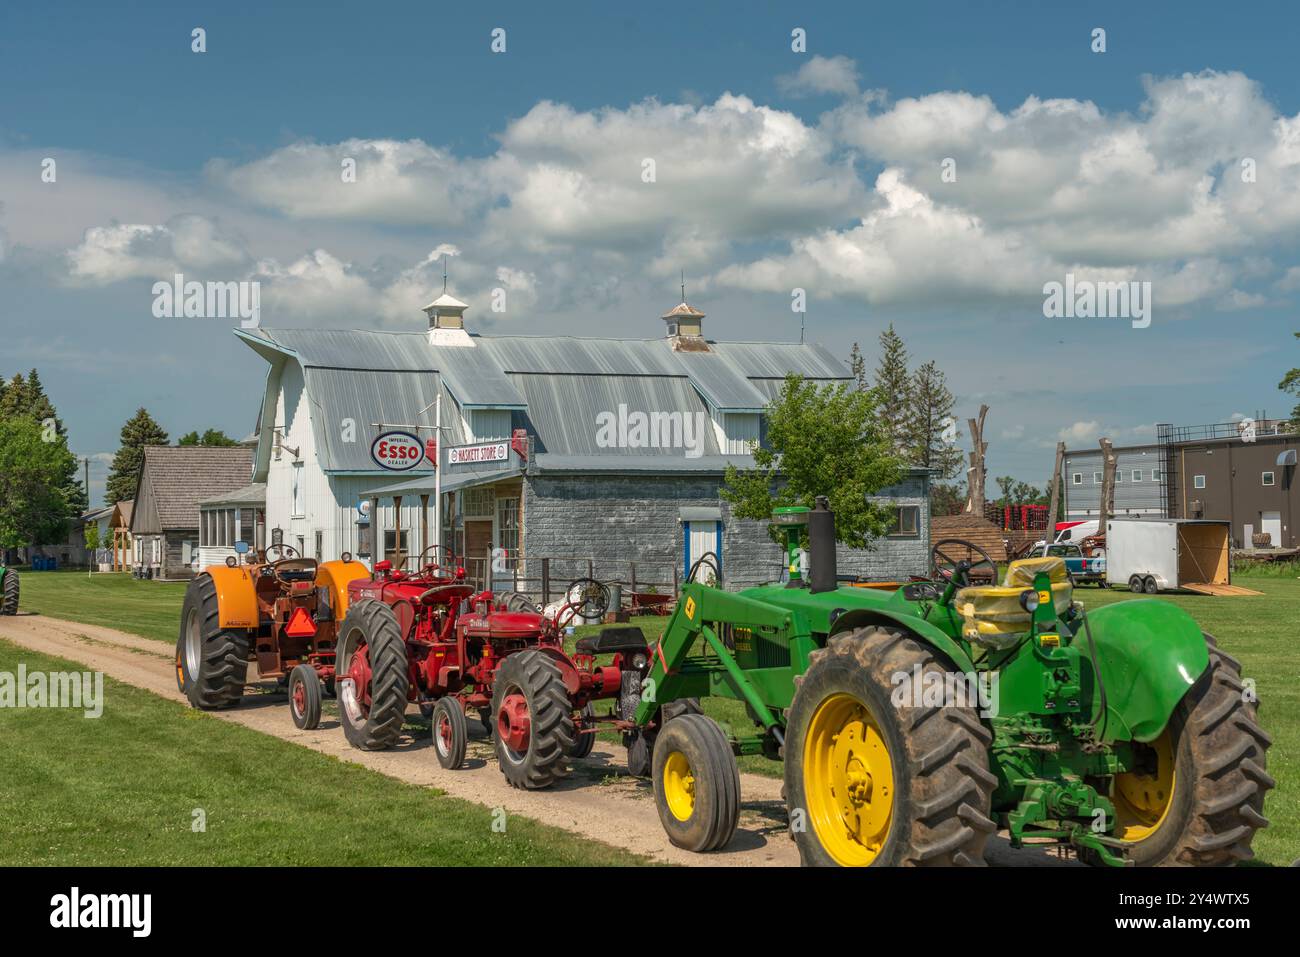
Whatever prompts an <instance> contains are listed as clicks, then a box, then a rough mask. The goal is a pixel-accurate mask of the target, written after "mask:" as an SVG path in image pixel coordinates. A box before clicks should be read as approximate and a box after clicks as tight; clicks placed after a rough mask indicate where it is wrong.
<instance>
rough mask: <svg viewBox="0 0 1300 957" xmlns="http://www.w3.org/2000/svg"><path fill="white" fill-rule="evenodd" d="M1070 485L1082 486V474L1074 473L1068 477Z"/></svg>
mask: <svg viewBox="0 0 1300 957" xmlns="http://www.w3.org/2000/svg"><path fill="white" fill-rule="evenodd" d="M1070 483H1071V484H1073V485H1082V484H1083V473H1082V472H1075V473H1074V474H1073V475H1071V476H1070Z"/></svg>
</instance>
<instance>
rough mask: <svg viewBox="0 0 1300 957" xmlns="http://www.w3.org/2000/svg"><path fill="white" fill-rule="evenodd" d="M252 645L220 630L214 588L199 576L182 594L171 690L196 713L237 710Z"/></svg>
mask: <svg viewBox="0 0 1300 957" xmlns="http://www.w3.org/2000/svg"><path fill="white" fill-rule="evenodd" d="M251 650H252V639H251V638H250V637H249V633H248V632H246V631H237V630H231V629H223V628H222V627H221V607H220V605H219V603H218V601H217V586H216V585H215V584H214V583H213V581H212V576H211V575H208V574H202V575H199V576H197V577H196V578H195V579H194V580H193V581H191V582H190V584H189V587H188V588H186V589H185V602H184V604H183V605H182V606H181V633H180V637H179V638H177V640H176V687H177V689H178V690H179V691H180V692H181V694H183V695H185V697H186V699H187V700H188V701H189V703H190V704H191V705H192V706H193V707H195V708H203V709H205V710H212V709H216V708H229V707H232V706H234V705H237V704H239V701H240V699H241V698H243V696H244V683H245V681H247V679H248V656H249V653H250V652H251Z"/></svg>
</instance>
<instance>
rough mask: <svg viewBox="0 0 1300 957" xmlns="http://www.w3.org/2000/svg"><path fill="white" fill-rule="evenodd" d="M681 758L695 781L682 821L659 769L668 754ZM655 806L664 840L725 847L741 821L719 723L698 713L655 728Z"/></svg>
mask: <svg viewBox="0 0 1300 957" xmlns="http://www.w3.org/2000/svg"><path fill="white" fill-rule="evenodd" d="M674 753H679V754H681V755H682V756H683V757H685V759H686V762H687V764H688V765H689V766H690V773H691V776H692V777H693V778H694V781H695V784H694V798H695V800H694V802H693V807H692V808H691V813H690V816H689V817H687V818H686V819H685V820H681V819H680V818H678V817H677V815H676V814H674V813H673V811H672V809H671V808H670V807H669V804H668V801H667V799H666V798H665V796H664V765H665V764H666V763H667V762H668V759H669V756H670V755H672V754H674ZM654 792H655V807H656V809H657V810H658V811H659V821H660V823H661V824H663V827H664V832H665V833H666V834H667V835H668V840H670V841H671V842H672V843H673V844H675V845H677V846H678V847H681V848H685V849H686V850H688V851H697V852H701V853H704V852H708V851H716V850H719V849H721V848H723V847H726V846H727V844H728V843H730V841H731V838H732V836H733V835H734V834H735V833H736V822H737V821H738V820H739V819H740V773H739V771H738V770H737V768H736V755H735V754H734V753H733V752H732V750H731V743H730V742H729V741H728V740H727V736H726V735H725V734H723V732H722V729H721V728H720V727H718V723H717V722H716V721H714V720H713V719H712V718H707V717H705V716H704V715H702V714H683V715H680V716H679V717H675V718H673V719H672V720H671V721H669V722H668V723H667V724H665V725H664V726H663V728H662V729H661V730H660V732H659V734H658V736H657V737H656V739H655V751H654Z"/></svg>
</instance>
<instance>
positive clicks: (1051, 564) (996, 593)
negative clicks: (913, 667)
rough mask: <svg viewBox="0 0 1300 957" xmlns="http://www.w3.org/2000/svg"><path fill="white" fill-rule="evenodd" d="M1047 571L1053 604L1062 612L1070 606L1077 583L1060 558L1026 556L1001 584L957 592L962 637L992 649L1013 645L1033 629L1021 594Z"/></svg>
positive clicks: (1013, 563)
mask: <svg viewBox="0 0 1300 957" xmlns="http://www.w3.org/2000/svg"><path fill="white" fill-rule="evenodd" d="M1040 574H1045V575H1047V576H1048V578H1050V579H1051V582H1052V604H1053V606H1054V607H1055V608H1056V614H1057V615H1058V616H1059V615H1062V614H1064V613H1065V611H1066V610H1067V609H1068V608H1069V607H1070V602H1071V601H1072V600H1073V597H1074V586H1073V585H1071V584H1070V581H1069V576H1068V575H1067V574H1066V568H1065V561H1064V560H1063V559H1060V558H1023V559H1020V560H1019V561H1014V562H1012V563H1011V564H1010V565H1009V566H1008V567H1007V573H1006V575H1005V576H1004V577H1003V579H1002V584H1001V585H971V586H968V587H966V588H963V589H961V590H959V591H958V592H957V596H956V605H957V610H958V611H959V612H960V613H961V616H962V618H963V619H964V621H965V625H964V627H963V628H962V637H964V638H966V640H968V641H973V642H976V643H978V644H981V645H984V646H986V647H989V648H994V649H1000V648H1009V647H1011V646H1012V645H1014V644H1016V642H1018V641H1019V640H1020V639H1021V638H1023V637H1024V636H1025V635H1026V634H1028V632H1029V627H1030V617H1031V616H1030V614H1029V612H1027V611H1025V610H1024V609H1023V608H1021V607H1020V595H1021V593H1022V592H1024V591H1025V589H1027V588H1033V587H1034V578H1035V577H1036V576H1038V575H1040Z"/></svg>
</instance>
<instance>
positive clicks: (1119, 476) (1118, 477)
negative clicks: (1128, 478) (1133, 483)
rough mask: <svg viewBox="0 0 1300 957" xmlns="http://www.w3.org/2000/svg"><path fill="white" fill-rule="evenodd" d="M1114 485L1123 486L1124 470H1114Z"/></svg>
mask: <svg viewBox="0 0 1300 957" xmlns="http://www.w3.org/2000/svg"><path fill="white" fill-rule="evenodd" d="M1115 484H1116V485H1123V484H1124V470H1123V469H1116V470H1115Z"/></svg>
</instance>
